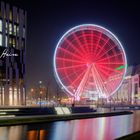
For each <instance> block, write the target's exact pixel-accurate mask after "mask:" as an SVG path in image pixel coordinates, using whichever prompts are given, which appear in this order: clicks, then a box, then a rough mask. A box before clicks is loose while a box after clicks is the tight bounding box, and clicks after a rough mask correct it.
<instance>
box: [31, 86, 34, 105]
mask: <svg viewBox="0 0 140 140" xmlns="http://www.w3.org/2000/svg"><path fill="white" fill-rule="evenodd" d="M33 92H34V89H33V88H31V104H32V98H33Z"/></svg>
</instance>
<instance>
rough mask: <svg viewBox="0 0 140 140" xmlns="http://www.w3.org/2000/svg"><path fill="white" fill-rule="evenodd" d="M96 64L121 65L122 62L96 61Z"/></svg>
mask: <svg viewBox="0 0 140 140" xmlns="http://www.w3.org/2000/svg"><path fill="white" fill-rule="evenodd" d="M97 64H99V65H106V64H109V65H123V62H107V63H106V62H97Z"/></svg>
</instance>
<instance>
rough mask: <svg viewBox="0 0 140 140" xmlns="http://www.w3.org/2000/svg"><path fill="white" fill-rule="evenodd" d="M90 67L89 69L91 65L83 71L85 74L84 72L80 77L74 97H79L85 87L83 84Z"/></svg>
mask: <svg viewBox="0 0 140 140" xmlns="http://www.w3.org/2000/svg"><path fill="white" fill-rule="evenodd" d="M90 69H91V66H89V67H88V69H87V70H86V72H85V74H84V76H83V78H82V80H81V82H80V84H79V86H78V87H77V89H76V92H75V97H80V96H81V94H82V91H83V90H84V88H85V87H84V85H85V84H86V82H87V79H88V75H89V73H90Z"/></svg>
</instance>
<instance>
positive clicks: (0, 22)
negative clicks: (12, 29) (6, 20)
mask: <svg viewBox="0 0 140 140" xmlns="http://www.w3.org/2000/svg"><path fill="white" fill-rule="evenodd" d="M0 32H2V20H1V19H0Z"/></svg>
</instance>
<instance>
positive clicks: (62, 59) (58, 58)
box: [56, 56, 84, 64]
mask: <svg viewBox="0 0 140 140" xmlns="http://www.w3.org/2000/svg"><path fill="white" fill-rule="evenodd" d="M56 60H60V61H67V62H75V63H82V64H83V63H84V62H83V61H80V60H73V59H70V58H62V57H58V56H57V57H56Z"/></svg>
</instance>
